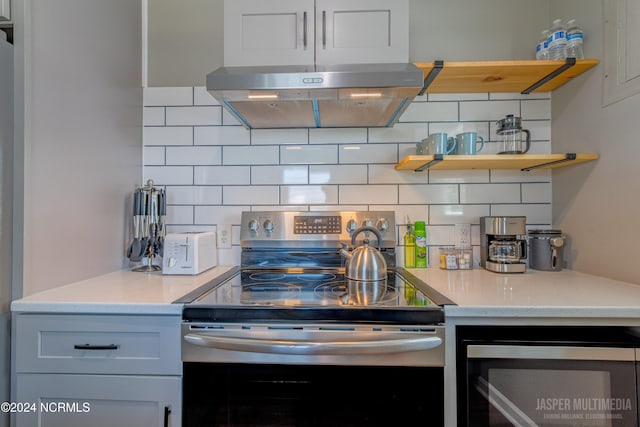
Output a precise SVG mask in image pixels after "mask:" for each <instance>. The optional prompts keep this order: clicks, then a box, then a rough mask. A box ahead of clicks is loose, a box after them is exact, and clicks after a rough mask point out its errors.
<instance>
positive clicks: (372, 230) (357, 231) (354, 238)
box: [351, 227, 382, 250]
mask: <svg viewBox="0 0 640 427" xmlns="http://www.w3.org/2000/svg"><path fill="white" fill-rule="evenodd" d="M363 231H371V232H372V233H373V234H375V235H376V238H377V239H378V250H380V248H381V246H382V233H380V230H378V229H377V228H375V227H360V228H358V229H357V230H356V231H354V232H353V234H352V235H351V246H355V245H356V236H357V235H358V234H360V233H362V232H363Z"/></svg>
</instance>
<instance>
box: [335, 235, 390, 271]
mask: <svg viewBox="0 0 640 427" xmlns="http://www.w3.org/2000/svg"><path fill="white" fill-rule="evenodd" d="M363 231H370V232H372V233H373V234H375V235H376V238H377V239H378V248H380V244H381V243H382V234H380V231H378V229H377V228H374V227H361V228H358V229H357V230H356V231H354V232H353V234H352V235H351V246H353V247H355V245H356V236H357V235H358V234H360V233H362V232H363ZM340 253H341V254H342V256H344V257H345V258H346V259H347V262H346V266H345V271H344V275H345V277H346V278H347V279H351V280H365V281H374V280H386V279H387V262H386V261H385V259H384V257H383V256H382V254H381V253H380V251H379V250H378V249H376V248H374V247H372V246H370V245H369V239H364V240H363V241H362V245H360V246H358V247H355V248H354V250H353V252H348V251H347V250H345V249H344V248H343V249H341V250H340Z"/></svg>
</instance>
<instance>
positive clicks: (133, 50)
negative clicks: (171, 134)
mask: <svg viewBox="0 0 640 427" xmlns="http://www.w3.org/2000/svg"><path fill="white" fill-rule="evenodd" d="M14 10H15V11H16V15H17V22H16V31H17V35H16V40H17V42H18V44H17V45H16V54H17V61H18V64H19V68H21V73H20V74H22V73H24V85H23V86H22V85H20V86H18V88H19V89H18V90H19V91H18V92H16V96H19V97H20V98H22V99H23V100H24V109H23V110H22V109H20V110H19V111H16V116H17V117H16V120H17V122H18V123H20V127H21V129H24V139H22V135H20V136H19V137H18V138H17V141H18V142H19V144H20V145H19V148H20V150H21V153H22V155H23V156H24V179H25V183H24V188H20V189H19V191H20V192H22V193H23V196H24V206H18V207H17V209H20V211H22V209H24V230H23V238H24V259H23V264H22V265H23V268H22V274H23V285H22V291H23V293H24V294H25V295H28V294H31V293H34V292H37V291H41V290H44V289H48V288H52V287H55V286H59V285H62V284H66V283H69V282H74V281H77V280H81V279H84V278H88V277H92V276H96V275H100V274H104V273H107V272H110V271H114V270H118V269H120V268H121V267H122V265H123V262H124V244H125V241H126V238H128V229H129V224H128V219H129V216H128V215H127V214H128V213H129V212H130V208H129V207H128V206H130V205H129V204H128V203H129V197H128V196H129V191H130V190H131V189H133V188H134V187H135V186H136V185H140V180H141V138H142V129H141V123H142V108H141V107H142V88H141V75H142V71H141V62H142V61H141V37H140V34H141V27H142V25H141V23H142V17H141V5H140V2H132V1H130V0H109V1H102V0H24V1H17V2H15V8H14ZM25 23H26V25H23V24H25ZM21 79H22V76H21V78H20V79H19V80H18V84H20V81H21ZM22 124H24V126H23V127H22ZM20 133H22V130H21V131H20ZM18 157H19V156H18ZM125 233H127V234H126V236H125ZM19 296H20V295H14V297H19Z"/></svg>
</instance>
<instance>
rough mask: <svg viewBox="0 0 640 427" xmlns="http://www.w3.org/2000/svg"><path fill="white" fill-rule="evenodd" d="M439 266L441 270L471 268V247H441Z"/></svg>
mask: <svg viewBox="0 0 640 427" xmlns="http://www.w3.org/2000/svg"><path fill="white" fill-rule="evenodd" d="M440 268H441V269H443V270H471V269H472V268H473V249H471V248H455V247H441V248H440Z"/></svg>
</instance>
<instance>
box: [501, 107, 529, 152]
mask: <svg viewBox="0 0 640 427" xmlns="http://www.w3.org/2000/svg"><path fill="white" fill-rule="evenodd" d="M496 132H497V133H498V135H500V140H499V141H498V154H524V153H526V152H527V151H529V148H531V133H530V132H529V131H528V130H527V129H522V121H521V119H520V117H514V116H513V114H509V115H507V116H506V117H505V118H504V119H502V120H499V121H498V130H497V131H496ZM522 134H526V137H525V139H524V140H523V135H522Z"/></svg>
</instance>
